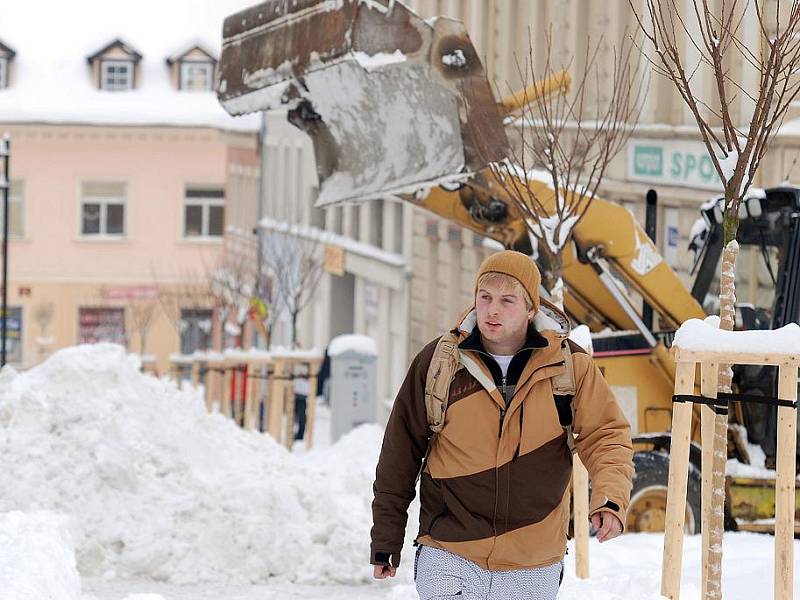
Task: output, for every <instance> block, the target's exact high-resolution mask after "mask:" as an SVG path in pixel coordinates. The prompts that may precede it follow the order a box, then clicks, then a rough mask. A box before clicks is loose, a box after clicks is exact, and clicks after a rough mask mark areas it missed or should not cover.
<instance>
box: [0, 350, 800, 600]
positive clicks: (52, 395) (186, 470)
mask: <svg viewBox="0 0 800 600" xmlns="http://www.w3.org/2000/svg"><path fill="white" fill-rule="evenodd" d="M138 366H139V365H138V361H137V359H136V358H134V357H132V356H130V355H126V354H125V353H124V351H123V350H122V349H121V348H119V347H117V346H111V345H95V346H81V347H75V348H70V349H67V350H63V351H61V352H58V353H57V354H55V355H54V356H53V357H51V358H50V359H49V360H48V361H47V362H46V363H45V364H43V365H41V366H39V367H36V368H34V369H32V370H31V371H28V372H26V373H21V374H18V373H15V372H14V371H13V370H11V369H5V370H3V371H2V372H0V456H3V468H2V469H0V490H2V492H0V600H43V599H45V598H47V599H51V600H123V599H124V600H162V599H163V600H256V599H258V600H265V599H271V598H286V599H289V600H292V599H300V598H324V599H326V600H339V599H342V600H343V599H345V598H347V599H355V600H360V599H367V598H376V599H387V600H403V599H411V598H415V597H416V594H415V592H414V586H413V581H412V571H413V569H412V566H411V564H410V562H411V560H412V558H413V551H412V549H411V538H412V536H413V533H414V532H413V530H414V528H415V524H416V520H417V514H418V507H417V506H416V503H415V504H414V505H412V509H411V516H410V521H409V522H410V523H412V526H411V527H410V528H409V532H408V536H407V547H406V551H405V556H404V562H403V564H402V565H401V569H400V571H399V574H398V577H397V578H396V580H393V581H390V582H373V581H371V579H370V577H371V568H370V566H369V565H368V564H367V559H368V554H369V550H368V547H369V528H370V525H371V523H370V501H371V495H372V492H371V485H372V479H373V476H374V468H375V462H376V459H377V456H378V452H379V450H380V443H381V436H382V431H381V429H380V428H379V427H376V426H364V427H361V428H359V429H357V430H355V431H353V432H352V433H350V434H349V435H347V436H345V437H344V438H342V439H341V440H340V441H339V442H338V443H337V444H335V445H333V446H330V445H329V442H328V440H329V436H328V431H327V428H328V423H329V413H328V411H327V410H326V408H325V407H323V406H320V407H319V410H318V413H317V414H318V417H317V422H316V429H317V431H316V432H317V435H316V439H315V446H314V448H313V449H312V450H311V451H305V449H304V448H303V447H302V445H301V444H299V445H297V446H296V447H295V450H294V452H293V453H289V452H287V451H286V450H285V449H284V448H283V447H281V446H279V445H277V444H276V443H274V442H273V441H272V440H271V438H269V437H267V436H264V435H261V434H258V433H253V432H246V431H243V430H241V429H240V428H238V427H236V426H235V425H234V424H233V423H232V422H231V421H229V420H227V419H225V418H223V417H221V416H220V415H207V414H206V413H205V409H204V405H203V403H202V400H201V398H200V396H199V394H198V393H197V392H195V391H192V390H188V391H181V390H178V389H177V388H176V387H175V385H174V384H173V383H171V382H169V381H162V380H158V379H155V378H153V377H151V376H147V375H142V374H141V373H140V372H139V370H138ZM773 542H774V540H773V538H771V537H769V536H759V535H755V534H729V535H726V537H725V562H724V569H725V575H724V587H725V588H726V590H727V594H726V595H727V597H728V598H750V597H752V596H753V595H758V596H761V595H766V596H769V594H770V593H771V586H772V558H771V557H772V548H773ZM699 544H700V539H699V537H691V538H687V540H686V547H685V550H686V558H685V571H684V580H685V583H684V594H683V597H684V598H696V597H699V587H700V585H699V565H700V558H699V551H700V548H699ZM591 546H592V548H591V552H592V555H591V561H592V575H593V577H592V579H591V580H588V581H578V580H576V579H575V578H574V575H573V573H574V564H573V563H572V554H570V555H569V556H568V558H567V576H566V579H565V581H564V586H563V588H562V592H561V596H560V597H561V598H564V599H572V598H575V599H577V598H582V599H589V600H613V599H616V598H641V599H647V598H658V597H659V594H658V590H659V579H660V569H661V551H662V538H661V536H660V535H626V536H623V538H621V539H619V540H614V541H612V542H610V543H608V544H604V545H599V544H597V542H596V541H594V540H592V541H591ZM799 560H800V543H798V542H796V543H795V564H796V568H797V569H798V572H800V562H799ZM795 593H796V594H797V593H800V589H799V588H798V587H797V584H796V588H795Z"/></svg>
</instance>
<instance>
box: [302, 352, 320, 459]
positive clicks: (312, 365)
mask: <svg viewBox="0 0 800 600" xmlns="http://www.w3.org/2000/svg"><path fill="white" fill-rule="evenodd" d="M320 363H321V361H320V360H319V359H313V360H310V361H309V362H308V401H307V402H306V450H311V446H312V445H313V443H314V417H315V415H316V412H317V373H319V366H320Z"/></svg>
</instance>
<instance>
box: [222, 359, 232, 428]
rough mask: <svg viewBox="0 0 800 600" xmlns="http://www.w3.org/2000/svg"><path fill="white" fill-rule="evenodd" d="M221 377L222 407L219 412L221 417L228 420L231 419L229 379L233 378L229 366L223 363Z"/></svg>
mask: <svg viewBox="0 0 800 600" xmlns="http://www.w3.org/2000/svg"><path fill="white" fill-rule="evenodd" d="M222 368H223V370H224V372H223V375H222V406H221V407H220V411H221V412H222V414H223V415H225V416H226V417H227V418H229V419H230V417H231V377H232V376H233V369H232V367H231V365H229V364H227V363H223V367H222Z"/></svg>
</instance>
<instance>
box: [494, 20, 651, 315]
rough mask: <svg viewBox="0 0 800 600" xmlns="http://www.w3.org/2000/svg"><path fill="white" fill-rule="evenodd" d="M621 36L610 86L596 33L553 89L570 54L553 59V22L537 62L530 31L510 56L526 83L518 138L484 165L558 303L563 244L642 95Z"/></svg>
mask: <svg viewBox="0 0 800 600" xmlns="http://www.w3.org/2000/svg"><path fill="white" fill-rule="evenodd" d="M626 40H627V36H623V42H622V45H621V46H620V48H619V50H617V48H616V47H612V50H611V51H612V52H613V74H612V79H611V81H610V85H609V82H607V81H606V79H607V78H606V77H604V76H601V73H600V67H599V62H598V57H599V55H600V53H601V49H602V48H603V46H604V40H603V39H602V38H601V39H600V40H599V41H598V42H597V44H595V45H592V44H591V43H589V44H587V50H586V55H585V56H584V60H583V65H584V66H583V68H582V69H581V70H580V71H579V76H578V77H577V78H576V81H575V85H574V86H572V90H571V91H569V92H566V93H554V92H553V88H554V87H555V88H558V87H561V88H564V87H567V86H566V85H563V84H564V83H565V80H564V79H565V77H566V75H565V73H566V72H567V71H568V70H569V69H571V68H572V66H573V59H570V60H569V61H568V62H567V63H566V64H561V65H556V64H555V62H554V59H553V53H552V49H553V31H552V28H550V29H549V30H548V31H547V33H546V42H545V53H544V56H543V60H542V64H543V66H542V68H541V69H539V68H537V61H536V57H535V56H534V52H533V38H532V36H531V34H530V32H529V41H528V56H527V57H525V60H524V61H520V59H519V58H517V61H516V65H517V71H518V73H519V76H520V79H521V80H522V84H523V87H524V91H523V92H521V95H522V98H521V99H522V108H521V115H520V116H519V118H518V119H517V123H516V127H517V128H518V129H517V133H518V138H519V139H518V142H517V143H516V144H514V143H512V144H511V148H510V155H509V158H508V159H506V160H504V161H502V162H495V163H491V164H490V168H491V171H492V174H493V175H494V177H495V179H496V180H497V181H498V183H499V184H500V186H501V187H502V188H503V190H504V191H505V192H506V194H507V195H508V196H509V197H510V198H511V199H512V201H513V202H514V204H515V205H516V207H517V208H518V210H519V211H520V213H521V214H522V216H523V217H524V219H525V223H526V225H527V227H528V231H529V233H530V236H531V241H532V243H533V244H534V247H538V250H539V261H540V263H541V264H542V266H543V267H544V268H543V274H542V282H543V283H544V285H545V287H546V288H547V289H548V291H550V293H551V294H552V295H553V299H554V300H555V301H556V302H557V303H559V304H561V303H562V302H563V296H562V295H561V294H562V291H561V290H562V280H561V274H562V270H563V266H562V259H561V251H562V249H563V248H564V246H565V245H566V244H567V242H568V241H569V240H570V239H571V236H572V230H573V228H574V227H575V225H576V224H577V223H578V222H579V221H580V219H581V218H582V217H583V215H584V214H586V211H587V210H588V208H589V206H590V204H591V202H592V200H593V199H594V198H595V197H596V195H597V190H598V188H599V186H600V184H601V183H602V181H603V178H604V176H605V174H606V171H607V169H608V166H609V164H610V163H611V161H612V160H613V159H614V157H616V156H617V154H618V153H619V152H620V151H621V150H622V149H623V148H624V147H625V144H626V143H627V141H628V138H629V137H630V134H631V132H632V131H633V128H634V127H635V125H636V123H637V122H638V120H639V115H640V113H641V107H642V101H643V98H644V96H645V94H646V90H647V85H646V82H644V81H642V78H641V76H640V68H639V67H640V61H639V60H637V57H635V56H633V54H634V53H633V51H632V50H633V48H634V45H633V44H632V43H630V42H627V41H626ZM559 82H561V85H560V86H558V85H555V86H554V84H559ZM606 89H607V90H608V96H607V97H605V98H604V97H603V92H604V90H606Z"/></svg>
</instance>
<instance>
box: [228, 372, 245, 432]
mask: <svg viewBox="0 0 800 600" xmlns="http://www.w3.org/2000/svg"><path fill="white" fill-rule="evenodd" d="M243 377H244V372H243V371H242V365H241V363H238V362H237V363H234V364H231V381H230V387H231V389H230V390H229V391H228V393H229V394H230V397H231V402H232V404H233V420H234V422H235V423H236V424H237V425H239V424H240V423H241V422H242V398H241V396H240V395H239V392H240V391H241V381H242V378H243Z"/></svg>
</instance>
